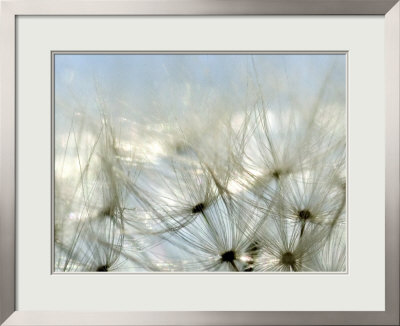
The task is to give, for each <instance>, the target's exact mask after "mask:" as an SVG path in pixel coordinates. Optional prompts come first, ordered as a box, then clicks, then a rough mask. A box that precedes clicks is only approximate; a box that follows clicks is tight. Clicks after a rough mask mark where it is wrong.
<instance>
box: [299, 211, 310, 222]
mask: <svg viewBox="0 0 400 326" xmlns="http://www.w3.org/2000/svg"><path fill="white" fill-rule="evenodd" d="M298 217H299V218H300V220H302V221H307V220H308V219H310V218H311V217H312V215H311V212H310V211H309V210H308V209H302V210H301V211H299V212H298Z"/></svg>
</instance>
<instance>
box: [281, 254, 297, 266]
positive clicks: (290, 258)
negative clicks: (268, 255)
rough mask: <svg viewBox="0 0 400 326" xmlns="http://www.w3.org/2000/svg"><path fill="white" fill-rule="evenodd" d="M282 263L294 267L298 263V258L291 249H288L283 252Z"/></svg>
mask: <svg viewBox="0 0 400 326" xmlns="http://www.w3.org/2000/svg"><path fill="white" fill-rule="evenodd" d="M281 263H282V264H283V265H285V266H290V267H292V266H294V265H295V264H296V258H295V256H294V255H293V254H292V253H291V252H290V251H287V252H285V253H284V254H282V257H281Z"/></svg>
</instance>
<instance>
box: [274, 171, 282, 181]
mask: <svg viewBox="0 0 400 326" xmlns="http://www.w3.org/2000/svg"><path fill="white" fill-rule="evenodd" d="M281 174H282V171H281V170H275V171H274V172H272V176H273V177H274V178H275V179H279V177H280V176H281Z"/></svg>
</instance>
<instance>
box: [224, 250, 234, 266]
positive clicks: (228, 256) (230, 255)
mask: <svg viewBox="0 0 400 326" xmlns="http://www.w3.org/2000/svg"><path fill="white" fill-rule="evenodd" d="M235 259H236V254H235V252H234V251H233V250H229V251H226V252H224V253H223V254H222V255H221V260H222V261H225V262H229V263H233V261H234V260H235Z"/></svg>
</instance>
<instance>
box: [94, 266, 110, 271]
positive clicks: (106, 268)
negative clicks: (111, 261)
mask: <svg viewBox="0 0 400 326" xmlns="http://www.w3.org/2000/svg"><path fill="white" fill-rule="evenodd" d="M109 269H110V266H108V265H101V266H99V267H97V269H96V272H108V270H109Z"/></svg>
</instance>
